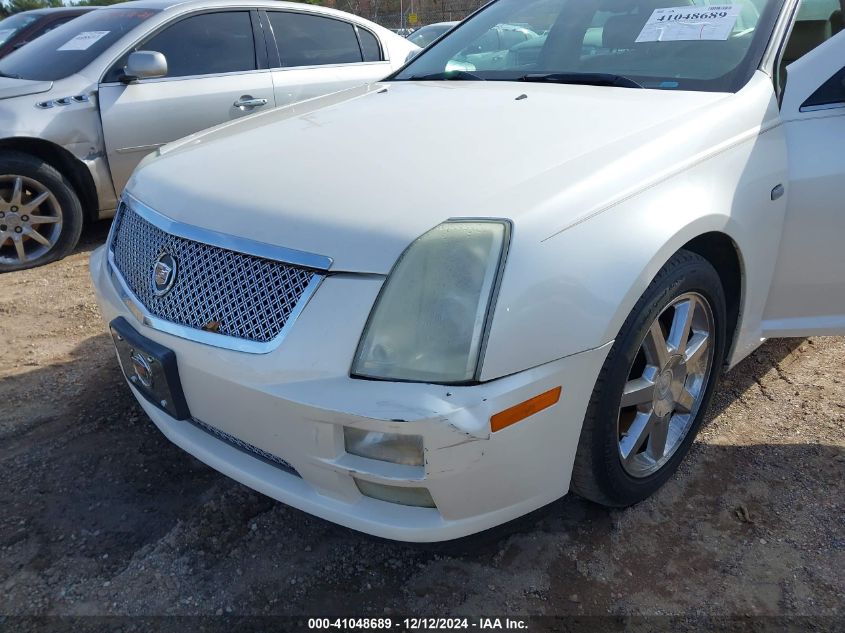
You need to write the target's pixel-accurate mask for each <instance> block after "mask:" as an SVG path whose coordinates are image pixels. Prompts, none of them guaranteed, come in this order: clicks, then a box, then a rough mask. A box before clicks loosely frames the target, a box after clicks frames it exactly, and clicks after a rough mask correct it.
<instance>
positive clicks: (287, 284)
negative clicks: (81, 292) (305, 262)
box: [111, 204, 316, 343]
mask: <svg viewBox="0 0 845 633" xmlns="http://www.w3.org/2000/svg"><path fill="white" fill-rule="evenodd" d="M115 222H116V223H117V226H116V227H115V230H114V237H113V240H112V244H111V249H112V254H113V256H114V262H115V265H116V266H117V270H118V271H119V272H120V274H121V275H122V276H123V279H124V281H125V282H126V284H127V285H128V286H129V288H130V289H131V290H132V292H133V293H134V294H135V296H136V297H138V299H139V300H140V301H141V303H143V304H144V306H145V307H146V309H147V310H148V311H149V312H150V313H151V314H153V315H154V316H157V317H159V318H161V319H164V320H166V321H170V322H172V323H178V324H180V325H184V326H187V327H190V328H194V329H197V330H206V331H211V332H216V333H218V334H223V335H226V336H233V337H236V338H240V339H246V340H249V341H256V342H261V343H266V342H268V341H271V340H273V339H274V338H275V337H276V336H278V335H279V333H280V332H281V331H282V328H283V327H284V325H285V323H286V322H287V320H288V317H289V316H290V314H291V312H293V310H294V308H295V307H296V304H297V302H298V301H299V299H300V298H301V297H302V294H303V293H304V292H305V289H306V288H307V287H308V284H309V283H310V282H311V281H312V279H313V278H314V277H315V275H316V273H314V271H312V270H309V269H306V268H299V267H297V266H291V265H288V264H283V263H280V262H275V261H272V260H269V259H263V258H261V257H254V256H252V255H246V254H243V253H236V252H234V251H230V250H226V249H223V248H219V247H217V246H211V245H209V244H203V243H201V242H194V241H192V240H188V239H185V238H182V237H178V236H175V235H171V234H170V233H167V232H165V231H163V230H161V229H160V228H158V227H157V226H155V225H153V224H151V223H150V222H148V221H147V220H145V219H144V218H142V217H141V216H140V215H139V214H137V213H135V212H134V211H132V209H131V208H129V207H128V206H126V204H121V206H120V209H119V210H118V216H117V218H116V219H115ZM162 253H169V254H170V255H172V256H173V257H174V258H176V260H177V262H178V269H177V270H178V272H177V275H176V282H175V283H174V284H173V287H172V289H171V290H170V291H169V292H168V293H167V294H165V295H163V296H156V295H155V293H154V292H153V266H154V265H155V262H156V260H157V259H158V257H159V256H160V255H161V254H162Z"/></svg>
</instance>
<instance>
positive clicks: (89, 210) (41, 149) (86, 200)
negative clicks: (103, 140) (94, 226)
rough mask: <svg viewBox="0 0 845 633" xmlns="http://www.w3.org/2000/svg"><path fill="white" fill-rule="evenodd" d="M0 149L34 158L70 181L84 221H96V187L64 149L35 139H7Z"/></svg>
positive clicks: (77, 160) (87, 172)
mask: <svg viewBox="0 0 845 633" xmlns="http://www.w3.org/2000/svg"><path fill="white" fill-rule="evenodd" d="M0 149H5V150H15V151H18V152H22V153H25V154H29V155H30V156H35V157H36V158H39V159H41V160H43V161H44V162H45V163H47V164H48V165H50V166H52V167H53V168H54V169H56V171H58V172H59V173H60V174H62V175H63V176H64V177H65V178H67V179H68V180H69V181H70V184H71V185H72V186H73V189H74V191H76V195H77V196H79V201H80V202H81V203H82V211H83V213H84V214H85V219H86V220H96V219H97V216H98V212H99V200H98V198H97V187H96V186H95V184H94V178H93V177H92V176H91V172H90V171H88V168H87V167H86V166H85V163H83V162H82V161H80V160H79V159H77V158H76V157H75V156H74V155H73V154H71V153H70V152H69V151H67V150H66V149H65V148H63V147H60V146H59V145H56V144H54V143H50V142H49V141H44V140H41V139H35V138H8V139H3V140H0Z"/></svg>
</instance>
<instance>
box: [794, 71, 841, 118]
mask: <svg viewBox="0 0 845 633" xmlns="http://www.w3.org/2000/svg"><path fill="white" fill-rule="evenodd" d="M840 75H841V77H840ZM837 79H839V81H841V82H842V83H843V84H845V67H843V68H840V69H839V70H837V71H836V72H835V73H833V74H832V75H831V76H830V77H828V78H827V79H825V80H824V81H823V82H822V83H821V84H819V87H818V88H816V90H815V92H813V94H811V95H810V96H809V97H807V98H806V99H805V100H804V103H802V104H801V107H800V108H799V109H798V111H799V112H819V111H821V110H839V109H842V108H845V86H843V92H842V94H841V95H840V97H839V99H838V100H833V101H824V102H822V103H811V101H813V98H814V97H815V96H816V95H817V94H818V93H819V92H820V91H821V89H822V88H824V87H825V86H826V85H827V84H829V83H831V82H833V81H835V80H837Z"/></svg>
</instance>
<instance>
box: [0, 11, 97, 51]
mask: <svg viewBox="0 0 845 633" xmlns="http://www.w3.org/2000/svg"><path fill="white" fill-rule="evenodd" d="M93 9H94V7H60V8H57V9H35V10H33V11H22V12H21V13H15V14H14V15H10V16H9V17H8V18H5V19H4V20H0V57H5V56H6V55H8V54H9V53H11V52H12V51H15V50H17V49H19V48H20V47H21V46H23V45H24V44H26V43H27V42H31V41H32V40H34V39H35V38H37V37H41V36H42V35H44V34H45V33H48V32H50V31H52V30H53V29H54V28H56V27H57V26H61V25H62V24H64V23H65V22H70V21H71V20H72V19H74V18H76V17H79V16H80V15H82V14H83V13H88V12H89V11H91V10H93Z"/></svg>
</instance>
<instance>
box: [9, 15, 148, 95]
mask: <svg viewBox="0 0 845 633" xmlns="http://www.w3.org/2000/svg"><path fill="white" fill-rule="evenodd" d="M156 13H158V10H156V9H135V8H126V7H125V6H123V7H121V6H116V7H106V8H102V9H97V10H95V11H91V12H90V13H86V14H85V15H82V16H80V17H78V18H76V19H74V20H71V21H70V22H66V23H64V24H62V25H61V26H60V27H58V28H56V29H53V30H52V31H50V32H49V33H47V34H46V35H44V36H43V37H39V38H38V39H36V40H34V41H32V42H30V43H29V44H27V45H26V46H25V47H24V48H22V49H20V50H17V51H15V52H14V53H12V54H11V55H9V56H8V57H4V58H3V59H2V60H0V73H2V74H4V75H11V76H13V77H20V78H22V79H33V80H38V81H54V80H57V79H63V78H64V77H68V76H70V75H72V74H74V73H77V72H79V71H80V70H82V69H83V68H85V67H86V66H88V65H89V64H90V63H91V62H93V61H94V60H95V59H97V58H98V57H99V56H100V55H102V54H103V53H104V52H105V51H106V50H108V49H109V48H110V47H111V46H112V45H113V44H115V43H116V42H117V41H118V40H119V39H120V38H122V37H123V36H124V35H126V34H127V33H129V32H130V31H132V30H133V29H135V28H137V27H138V26H139V25H140V24H142V23H143V22H144V21H145V20H148V19H149V18H151V17H152V16H154V15H155V14H156Z"/></svg>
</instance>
